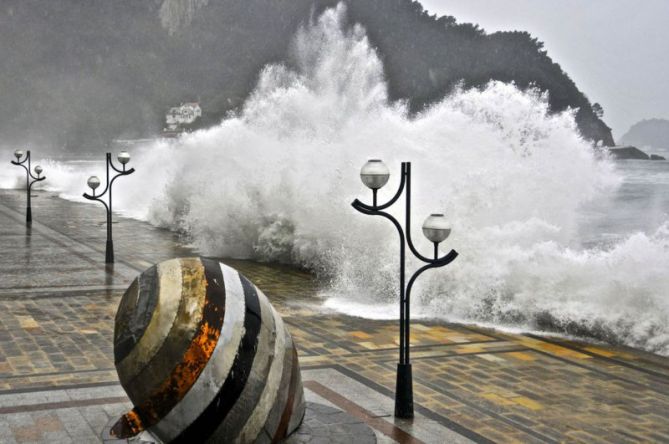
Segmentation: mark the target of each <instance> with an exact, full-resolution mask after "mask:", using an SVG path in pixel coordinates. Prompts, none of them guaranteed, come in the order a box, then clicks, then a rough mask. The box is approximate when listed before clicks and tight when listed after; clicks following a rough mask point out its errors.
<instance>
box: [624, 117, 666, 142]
mask: <svg viewBox="0 0 669 444" xmlns="http://www.w3.org/2000/svg"><path fill="white" fill-rule="evenodd" d="M620 140H621V141H622V143H624V144H626V145H635V146H649V147H653V148H664V149H669V120H666V119H647V120H642V121H640V122H637V123H635V124H634V125H632V127H631V128H630V129H629V130H628V131H627V132H626V133H625V134H624V135H623V136H622V138H621V139H620Z"/></svg>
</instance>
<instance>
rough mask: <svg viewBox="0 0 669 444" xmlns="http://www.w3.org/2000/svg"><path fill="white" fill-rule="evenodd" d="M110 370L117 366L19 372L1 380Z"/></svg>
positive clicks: (0, 379)
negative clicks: (47, 371) (44, 371)
mask: <svg viewBox="0 0 669 444" xmlns="http://www.w3.org/2000/svg"><path fill="white" fill-rule="evenodd" d="M110 371H114V372H115V371H116V368H114V367H112V368H95V369H86V370H66V371H62V372H49V373H26V374H19V375H10V376H0V381H3V380H7V379H15V378H27V377H29V378H39V377H43V376H58V375H72V374H76V373H95V372H110ZM0 395H2V392H0Z"/></svg>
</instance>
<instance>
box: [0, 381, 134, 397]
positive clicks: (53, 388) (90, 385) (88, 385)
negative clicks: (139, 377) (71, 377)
mask: <svg viewBox="0 0 669 444" xmlns="http://www.w3.org/2000/svg"><path fill="white" fill-rule="evenodd" d="M110 386H119V387H120V386H121V384H120V383H119V382H118V380H117V381H106V382H88V383H83V384H69V385H48V386H42V387H24V388H16V389H9V390H0V396H4V395H15V394H18V393H39V392H51V391H58V390H72V389H86V388H93V387H110Z"/></svg>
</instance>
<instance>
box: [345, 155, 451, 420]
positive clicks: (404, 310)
mask: <svg viewBox="0 0 669 444" xmlns="http://www.w3.org/2000/svg"><path fill="white" fill-rule="evenodd" d="M389 177H390V171H389V170H388V167H386V165H385V164H384V163H383V162H382V161H381V160H379V159H372V160H369V161H368V162H367V163H366V164H365V165H363V167H362V169H361V170H360V179H361V180H362V182H363V183H364V184H365V185H366V186H367V187H368V188H370V189H371V190H372V205H367V204H364V203H362V202H360V201H359V200H358V199H356V200H354V201H353V203H352V206H353V208H355V209H356V210H358V211H360V212H361V213H363V214H368V215H371V216H381V217H384V218H386V219H388V220H390V221H391V222H392V223H393V225H394V226H395V228H396V229H397V233H398V234H399V237H400V270H399V271H400V344H399V353H400V356H399V363H398V364H397V379H396V386H395V416H396V417H398V418H413V377H412V371H411V359H410V353H411V350H410V344H411V341H410V327H411V316H410V313H411V311H410V310H411V304H410V302H411V288H412V287H413V284H414V282H415V281H416V278H418V276H420V275H421V274H422V273H423V272H424V271H426V270H428V269H430V268H438V267H443V266H445V265H448V264H450V263H451V262H453V260H455V258H456V257H457V256H458V253H457V252H456V251H455V250H451V251H450V252H449V253H448V254H446V255H445V256H442V257H439V244H440V243H441V242H443V241H444V240H446V238H448V236H449V235H450V233H451V229H450V228H449V227H448V224H447V223H446V218H445V217H444V215H443V214H432V215H430V216H429V217H428V218H427V219H426V220H425V222H424V223H423V234H424V235H425V237H426V238H427V239H428V240H429V241H431V242H432V243H433V244H434V258H433V259H430V258H428V257H425V256H423V255H422V254H420V253H419V252H418V250H417V249H416V248H415V247H414V244H413V241H412V240H411V163H410V162H402V176H401V178H400V185H399V188H398V190H397V192H396V193H395V195H394V196H393V197H392V198H391V199H390V200H389V201H388V202H386V203H384V204H381V205H378V203H377V193H378V190H379V189H381V188H382V187H383V186H384V185H385V184H386V183H388V178H389ZM404 191H406V193H405V199H406V201H405V205H406V207H405V224H404V229H403V228H402V225H401V224H400V223H399V222H398V221H397V219H395V218H394V217H393V216H392V215H390V214H389V213H387V212H385V211H383V210H385V209H386V208H388V207H390V206H391V205H393V204H394V203H395V202H396V201H397V200H398V199H399V198H400V196H401V195H402V192H404ZM406 246H408V247H409V250H410V251H411V252H412V253H413V255H414V256H415V257H416V258H418V259H419V260H421V261H422V262H425V265H423V266H422V267H420V268H419V269H418V270H416V272H415V273H414V274H413V275H412V276H411V278H410V279H409V282H408V284H406V285H405V262H406V254H405V252H406Z"/></svg>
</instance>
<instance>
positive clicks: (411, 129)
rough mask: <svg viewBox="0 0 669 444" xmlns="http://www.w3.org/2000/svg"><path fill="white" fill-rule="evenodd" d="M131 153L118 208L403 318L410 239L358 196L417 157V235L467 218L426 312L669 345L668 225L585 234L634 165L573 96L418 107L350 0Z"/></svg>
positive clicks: (423, 289) (431, 276) (514, 94)
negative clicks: (402, 258)
mask: <svg viewBox="0 0 669 444" xmlns="http://www.w3.org/2000/svg"><path fill="white" fill-rule="evenodd" d="M289 66H290V67H289ZM132 154H133V156H134V158H133V160H132V161H131V164H132V165H133V166H135V168H136V169H137V174H134V175H133V176H130V177H128V178H127V179H126V180H124V182H123V183H121V182H119V183H118V184H117V188H116V189H115V195H114V196H115V205H116V208H117V209H120V210H122V211H123V212H125V214H129V215H132V216H134V217H140V218H144V219H147V220H149V221H150V222H152V223H154V224H156V225H160V226H165V227H169V228H171V229H173V230H179V231H181V232H183V233H186V234H187V235H188V236H189V238H190V239H191V240H192V242H193V244H194V245H195V246H196V247H197V248H198V249H199V250H200V251H201V252H202V253H203V254H206V255H214V256H226V257H245V258H253V259H258V260H266V261H285V262H291V263H295V264H299V265H301V266H304V267H307V268H310V269H311V270H314V271H315V272H316V273H318V274H319V275H320V276H321V277H322V278H323V279H324V280H327V281H329V283H330V285H329V287H328V289H327V290H326V291H324V292H323V295H322V296H323V299H324V301H323V303H324V305H325V306H326V307H330V308H334V309H337V310H340V311H343V312H347V313H351V314H354V315H357V316H372V317H393V316H397V313H396V310H397V302H396V300H397V285H398V283H397V267H398V262H397V261H398V257H397V256H398V254H397V251H398V244H397V243H398V239H397V234H396V233H395V232H394V229H393V228H392V227H391V226H390V225H389V224H388V223H387V222H386V221H384V220H381V219H379V218H373V217H368V216H364V215H361V214H359V213H357V212H356V211H355V210H353V209H352V208H351V207H350V202H351V201H352V200H353V199H354V198H356V197H360V198H361V199H363V201H369V200H370V198H371V196H370V192H369V190H367V189H366V188H364V186H363V185H362V184H361V183H360V180H359V178H358V172H359V168H360V166H361V165H362V164H363V163H364V162H365V161H366V160H367V159H368V158H382V159H384V160H385V161H386V163H387V165H388V166H389V168H390V169H391V180H390V182H389V183H388V185H387V186H386V187H385V188H384V189H383V190H381V193H380V200H381V201H384V200H385V199H387V198H389V197H390V196H391V195H392V193H393V192H394V191H395V189H396V188H397V186H398V180H399V177H398V176H399V167H400V162H401V161H403V160H408V161H412V162H413V173H414V174H413V176H414V183H413V202H414V204H413V225H414V228H415V229H414V233H413V234H414V240H415V242H416V244H417V246H418V248H419V249H422V251H424V252H425V253H426V254H427V253H428V252H429V251H431V250H430V245H429V244H428V242H427V241H426V240H424V239H423V238H422V235H421V234H420V229H419V226H420V224H421V223H422V221H423V219H424V218H425V217H426V216H427V215H428V214H430V213H433V212H441V213H444V214H445V215H446V217H447V218H448V219H449V220H450V221H451V223H452V227H453V234H452V235H451V238H449V239H448V240H447V241H446V242H445V244H444V245H443V249H444V250H446V249H448V248H455V249H456V250H458V251H459V252H460V256H459V257H458V259H457V260H456V261H455V262H454V263H453V264H451V265H450V266H449V267H447V268H445V269H440V270H432V271H430V272H429V273H426V274H425V275H424V276H423V277H421V279H420V280H419V281H418V283H417V286H416V288H415V291H414V294H413V296H414V298H413V301H412V304H413V305H412V306H413V307H414V313H416V314H417V315H419V316H428V317H438V318H443V319H448V320H455V321H463V322H484V323H488V324H490V323H491V324H495V325H507V326H517V327H520V328H526V329H537V328H545V329H551V330H558V331H566V332H575V333H577V334H585V335H590V336H596V337H602V338H604V339H607V340H614V341H621V342H624V343H626V344H630V345H634V346H638V347H642V348H646V349H648V350H652V351H656V352H659V353H663V354H669V320H668V316H669V306H668V305H669V303H668V299H667V297H666V294H668V290H669V277H667V273H666V270H668V269H669V230H668V229H667V227H665V226H662V227H660V228H658V229H657V232H656V233H655V234H643V233H630V234H629V235H628V236H626V237H625V238H624V239H622V240H621V241H619V242H618V243H616V244H614V245H606V246H604V245H602V246H598V247H585V246H584V245H583V242H582V238H581V236H580V234H579V218H580V214H581V211H582V210H583V209H584V208H587V207H588V205H589V204H590V203H591V202H593V201H595V200H597V199H600V198H601V197H602V196H605V195H608V194H610V193H612V192H614V191H615V189H616V187H618V186H619V185H620V182H621V177H620V175H619V174H617V173H616V171H615V168H614V165H613V164H612V163H611V162H610V161H609V160H607V159H606V158H600V159H598V158H597V157H596V156H595V153H594V151H593V149H592V147H591V146H590V145H589V144H588V143H587V142H586V141H584V140H583V139H582V138H581V137H580V136H579V133H578V131H577V128H576V124H575V121H574V113H573V111H566V112H562V113H557V114H551V113H550V112H549V107H548V102H547V98H546V96H545V95H542V94H541V93H539V92H538V91H536V90H529V91H525V92H521V91H519V90H518V89H517V88H516V87H515V86H514V85H512V84H504V83H501V82H491V83H490V84H489V85H488V86H486V87H485V88H482V89H471V90H463V89H457V90H455V91H453V92H452V93H451V94H449V95H448V96H447V97H445V98H444V99H443V100H441V101H440V102H438V103H435V104H434V105H432V106H430V107H429V108H427V109H425V110H424V111H423V112H421V113H420V114H418V115H413V116H412V115H410V114H409V112H408V110H407V107H406V106H405V104H404V103H402V102H391V101H390V100H389V99H388V94H387V85H386V83H385V80H384V76H383V66H382V63H381V60H380V58H379V56H378V55H377V54H376V52H375V50H374V49H373V48H372V46H371V45H370V42H369V41H368V39H367V37H366V35H365V32H364V29H363V28H361V27H360V26H357V25H351V24H348V23H347V22H346V11H345V8H344V7H342V6H339V7H337V8H336V9H330V10H327V11H326V12H324V13H323V14H322V15H321V16H320V17H319V18H318V19H316V20H315V21H314V22H313V23H310V24H309V25H307V26H305V27H304V28H302V29H301V30H300V31H299V32H298V34H297V36H296V38H295V44H294V59H293V60H292V61H291V63H290V64H289V65H270V66H267V67H265V68H264V69H263V70H262V72H261V73H260V74H259V80H258V84H257V87H256V89H255V91H254V92H253V93H252V94H251V96H250V97H249V98H248V99H247V101H246V103H245V105H244V106H243V108H242V109H241V110H240V111H239V112H238V113H237V114H236V115H233V116H229V117H227V118H226V119H224V120H223V121H222V122H221V123H220V124H219V125H216V126H215V127H213V128H210V129H208V130H203V131H197V132H195V133H192V134H189V135H184V136H182V137H181V138H179V139H178V140H177V141H176V142H166V141H158V142H155V143H153V144H150V145H148V146H145V147H142V148H141V149H138V150H135V151H133V153H132ZM51 167H52V172H51V177H53V176H58V174H59V171H62V172H63V174H67V176H68V178H67V179H59V178H58V177H53V179H52V180H51V181H50V184H51V186H52V187H55V188H56V189H58V190H59V191H60V192H61V193H63V194H64V195H66V196H67V197H74V196H77V195H79V194H80V193H81V191H82V190H81V188H82V186H83V184H84V183H85V177H86V175H87V173H84V172H83V171H82V172H80V173H79V176H78V177H77V175H76V174H73V170H69V171H67V172H65V167H58V166H56V165H51ZM58 168H62V170H59V169H58ZM77 168H80V167H75V168H74V170H77ZM98 170H101V166H100V167H98ZM48 171H49V170H48V168H47V174H48ZM75 179H76V180H75ZM396 206H397V207H401V205H396ZM394 211H396V215H397V216H398V217H402V214H403V213H402V209H401V208H396V209H394ZM416 265H417V264H415V263H414V262H411V261H410V262H409V268H411V267H414V266H416Z"/></svg>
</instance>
